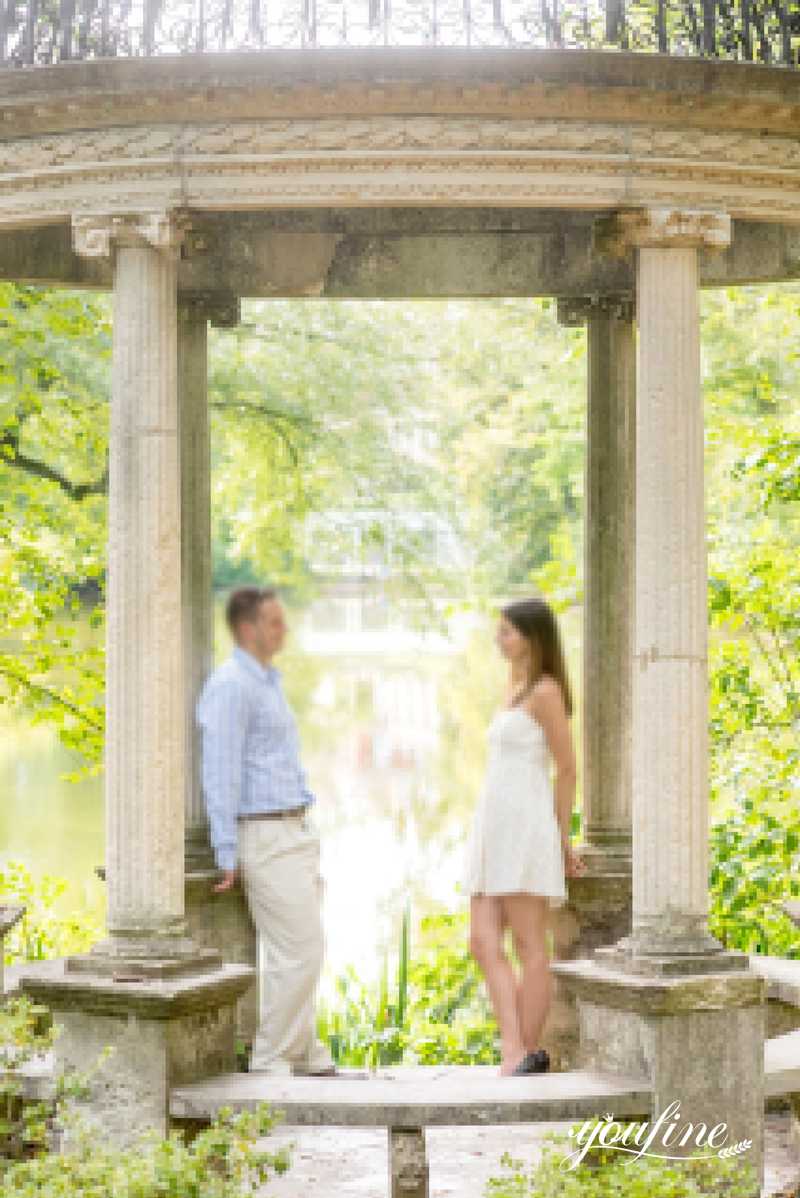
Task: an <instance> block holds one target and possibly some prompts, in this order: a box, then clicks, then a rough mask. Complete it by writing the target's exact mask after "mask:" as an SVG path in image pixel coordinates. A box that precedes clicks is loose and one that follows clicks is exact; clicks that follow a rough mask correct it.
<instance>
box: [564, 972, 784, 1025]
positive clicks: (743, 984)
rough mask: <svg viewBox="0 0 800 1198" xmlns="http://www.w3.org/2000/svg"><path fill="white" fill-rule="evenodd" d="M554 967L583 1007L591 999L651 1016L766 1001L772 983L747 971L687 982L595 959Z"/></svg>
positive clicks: (708, 975)
mask: <svg viewBox="0 0 800 1198" xmlns="http://www.w3.org/2000/svg"><path fill="white" fill-rule="evenodd" d="M745 964H746V959H745ZM551 968H552V970H553V972H554V973H555V974H556V975H557V977H558V978H559V981H560V982H561V983H562V984H563V985H564V986H565V987H569V988H570V989H571V990H572V991H573V993H574V994H575V995H576V997H577V998H578V1001H579V1002H582V1001H584V1000H586V1001H589V1000H591V1001H594V1002H596V1003H597V1004H602V1005H603V1006H604V1007H608V1008H613V1009H615V1010H625V1011H635V1012H638V1013H640V1014H646V1015H671V1014H676V1013H678V1012H681V1011H695V1010H702V1011H716V1010H726V1009H727V1008H728V1007H733V1006H751V1005H752V1004H753V1003H763V1002H765V1001H766V993H767V991H766V982H765V981H764V979H763V978H761V977H759V976H758V975H757V974H754V973H751V972H750V971H749V970H747V969H746V968H745V969H741V970H738V969H737V970H735V971H731V972H729V971H720V972H718V973H713V972H708V973H703V974H691V975H687V976H683V977H660V976H648V975H647V974H645V973H642V972H638V973H635V972H622V971H620V970H619V969H612V968H609V967H606V966H603V965H601V964H598V963H597V961H594V960H589V959H583V960H579V961H556V962H554V963H553V965H552V966H551Z"/></svg>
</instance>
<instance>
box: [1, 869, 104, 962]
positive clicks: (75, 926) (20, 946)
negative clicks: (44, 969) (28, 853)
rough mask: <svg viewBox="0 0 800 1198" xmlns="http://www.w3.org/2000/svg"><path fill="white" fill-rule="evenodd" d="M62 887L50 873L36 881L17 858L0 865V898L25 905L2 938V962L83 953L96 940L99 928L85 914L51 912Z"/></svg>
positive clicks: (63, 889) (62, 882)
mask: <svg viewBox="0 0 800 1198" xmlns="http://www.w3.org/2000/svg"><path fill="white" fill-rule="evenodd" d="M66 886H67V883H66V882H65V881H64V879H63V878H56V877H53V876H52V875H51V874H45V875H44V876H43V877H42V878H41V879H40V880H38V881H37V880H36V879H34V877H33V875H32V874H31V872H30V870H29V869H28V868H27V867H26V866H25V865H23V864H22V862H21V861H9V862H7V863H6V864H5V865H4V866H2V868H0V898H2V901H3V902H5V903H21V904H22V905H23V906H24V907H25V913H24V915H23V916H22V918H21V919H20V920H19V921H18V922H17V923H16V924H15V925H14V927H13V928H12V929H11V931H10V932H9V933H8V934H7V935H6V936H5V938H4V941H3V948H4V957H5V963H6V965H13V964H14V963H16V962H19V961H43V960H46V959H49V958H52V957H64V956H68V955H70V954H72V953H83V952H86V951H87V950H88V949H89V948H90V947H91V946H92V944H94V942H95V941H96V940H99V939H100V936H101V934H102V929H101V928H100V926H99V925H98V924H97V923H96V922H95V921H93V920H92V919H90V918H89V917H88V916H87V915H85V914H81V915H78V914H73V915H66V916H59V915H56V913H55V912H54V910H53V908H54V906H55V904H56V903H57V901H58V899H59V898H60V897H61V895H63V894H64V892H65V890H66Z"/></svg>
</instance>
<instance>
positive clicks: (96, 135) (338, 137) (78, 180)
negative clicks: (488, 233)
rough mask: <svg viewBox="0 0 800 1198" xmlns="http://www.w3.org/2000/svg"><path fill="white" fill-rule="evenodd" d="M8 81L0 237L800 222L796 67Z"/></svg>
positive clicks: (520, 55) (0, 162)
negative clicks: (602, 221) (502, 217)
mask: <svg viewBox="0 0 800 1198" xmlns="http://www.w3.org/2000/svg"><path fill="white" fill-rule="evenodd" d="M313 62H314V66H313V70H312V69H311V68H310V64H309V59H308V57H307V56H305V55H302V54H299V55H298V54H293V53H292V52H289V51H286V52H280V51H276V52H271V53H265V54H263V55H252V54H251V55H237V54H218V55H207V56H198V57H197V58H192V59H186V60H184V59H181V60H179V61H178V62H175V61H172V62H170V63H169V65H168V67H167V66H165V64H164V63H163V62H160V61H159V60H158V59H150V60H147V59H143V60H139V61H126V60H121V61H114V62H110V61H109V62H86V63H80V64H77V63H75V64H65V65H62V66H55V67H41V68H36V69H34V70H32V71H30V72H24V73H21V72H12V71H5V72H0V137H1V138H2V140H0V227H1V226H2V225H5V226H6V227H14V226H23V227H24V226H30V225H35V224H52V223H54V222H59V221H63V220H65V219H68V218H69V217H70V216H71V215H72V214H75V213H79V214H81V213H85V214H89V213H91V212H94V211H103V212H126V211H148V210H158V209H161V208H164V207H168V208H169V207H189V208H193V209H197V210H203V209H206V210H212V211H236V210H242V211H246V210H248V209H249V210H253V209H265V208H273V209H274V208H297V207H312V208H313V207H322V206H324V207H329V206H331V205H340V206H352V207H381V206H386V205H434V206H435V205H443V204H446V205H450V206H464V207H468V206H473V207H474V206H495V205H502V206H505V207H514V206H523V207H534V208H537V207H564V208H569V209H573V210H575V209H598V208H599V209H602V208H613V207H617V206H619V205H625V206H650V205H652V206H657V207H666V206H680V207H685V208H710V209H719V210H725V211H727V212H728V213H730V215H731V217H733V218H736V219H753V220H755V219H758V220H763V221H785V222H788V223H797V224H800V134H799V133H798V130H800V72H797V73H795V72H789V71H786V70H781V69H780V68H772V69H771V68H766V67H752V66H745V65H743V64H737V63H725V62H721V63H710V62H703V61H695V60H685V61H684V60H676V59H660V58H659V59H657V60H656V59H655V58H654V57H652V56H648V57H647V58H646V59H645V58H644V56H641V55H638V56H637V55H635V54H628V55H626V54H619V55H608V54H603V52H601V51H597V52H592V51H586V52H579V51H575V52H572V53H570V54H563V53H562V54H559V53H558V52H557V51H549V52H548V51H535V50H532V51H506V52H502V51H486V52H482V53H481V54H480V55H476V54H475V53H470V52H465V53H461V52H459V51H457V50H453V51H447V50H440V51H415V52H414V54H410V55H409V54H403V53H402V52H395V51H388V52H387V53H386V54H383V55H381V56H380V57H376V56H375V55H372V56H371V55H370V54H369V52H357V51H353V52H349V51H335V52H330V53H326V52H325V51H318V52H316V53H315V56H314V60H313Z"/></svg>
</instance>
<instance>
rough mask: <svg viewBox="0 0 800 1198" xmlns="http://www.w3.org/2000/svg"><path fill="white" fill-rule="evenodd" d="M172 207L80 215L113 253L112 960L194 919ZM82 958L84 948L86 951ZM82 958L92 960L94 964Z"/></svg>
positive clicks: (93, 250) (107, 947)
mask: <svg viewBox="0 0 800 1198" xmlns="http://www.w3.org/2000/svg"><path fill="white" fill-rule="evenodd" d="M184 227H185V226H184V222H183V220H182V219H181V217H180V216H178V215H176V214H175V213H172V212H160V213H151V214H146V215H133V216H113V217H96V218H93V217H80V218H77V217H76V218H75V220H74V224H73V229H74V244H75V248H76V250H77V251H78V252H82V253H87V254H101V253H105V254H112V255H113V260H114V307H113V322H114V333H113V337H114V341H113V380H112V398H111V422H110V435H109V501H108V565H107V571H108V573H107V635H106V654H107V660H106V679H107V685H106V753H105V798H106V883H107V887H108V911H107V923H108V931H109V937H108V940H107V941H103V942H102V943H101V944H100V945H98V946H96V949H95V950H93V954H94V956H95V957H105V958H107V959H113V958H123V959H127V960H132V959H143V960H151V959H154V958H155V959H158V958H162V959H166V958H169V957H172V956H176V955H177V956H185V955H189V954H190V953H191V952H192V951H193V946H192V945H191V943H190V942H189V940H188V938H187V937H186V935H185V921H184V795H185V790H186V785H185V770H186V765H185V762H186V753H185V738H186V726H185V724H186V721H185V702H184V693H185V692H184V671H185V668H186V667H185V661H184V645H185V638H184V629H183V625H184V609H183V582H182V566H181V462H180V453H179V443H178V383H177V377H178V376H177V262H178V252H179V247H180V244H181V241H182V239H183V234H184ZM76 960H78V959H77V958H76ZM85 967H86V966H85V965H80V966H79V968H85Z"/></svg>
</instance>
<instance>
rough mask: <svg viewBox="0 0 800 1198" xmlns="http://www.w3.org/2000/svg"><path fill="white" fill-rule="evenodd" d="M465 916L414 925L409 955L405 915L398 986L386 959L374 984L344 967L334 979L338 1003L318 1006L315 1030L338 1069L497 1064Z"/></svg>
mask: <svg viewBox="0 0 800 1198" xmlns="http://www.w3.org/2000/svg"><path fill="white" fill-rule="evenodd" d="M466 918H467V916H466V914H465V913H463V912H459V913H457V914H451V913H449V912H443V913H438V914H436V915H427V916H424V917H423V918H422V919H421V920H420V923H419V941H418V945H417V948H416V950H415V952H414V953H410V951H409V931H410V927H409V921H410V917H409V911H408V908H406V911H405V913H404V918H403V924H402V929H401V933H400V945H399V951H398V957H397V974H396V982H395V984H394V986H393V987H392V988H391V993H390V986H389V980H388V978H389V973H388V962H387V959H386V958H384V961H383V967H382V971H381V975H380V977H379V980H378V983H377V985H370V984H368V983H365V982H363V981H362V980H361V979H360V978H359V977H358V975H357V973H356V970H355V969H354V968H353V967H352V966H350V967H349V968H348V969H346V970H345V971H344V972H342V973H340V974H339V976H338V977H337V979H336V991H337V1001H336V1002H335V1003H327V1002H323V1001H321V1002H320V1003H319V1004H318V1007H317V1019H318V1022H317V1028H318V1032H319V1035H320V1037H321V1038H322V1039H323V1040H324V1041H327V1043H328V1045H329V1047H330V1050H331V1054H332V1056H333V1058H334V1060H335V1061H336V1062H337V1063H339V1064H343V1065H361V1066H364V1065H368V1066H370V1067H371V1068H375V1067H376V1066H382V1065H391V1064H399V1063H403V1064H422V1065H435V1064H440V1063H443V1062H447V1063H449V1064H471V1063H480V1064H489V1063H495V1062H497V1061H499V1059H500V1056H499V1052H498V1050H497V1043H496V1039H497V1030H496V1024H495V1021H494V1017H493V1015H492V1013H491V1010H490V1008H489V1005H488V1002H487V999H486V996H485V992H484V990H483V987H482V986H481V975H480V973H479V971H478V967H477V965H476V963H475V961H474V958H473V957H472V956H471V954H470V953H469V952H468V950H467V948H466V943H465V942H466Z"/></svg>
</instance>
